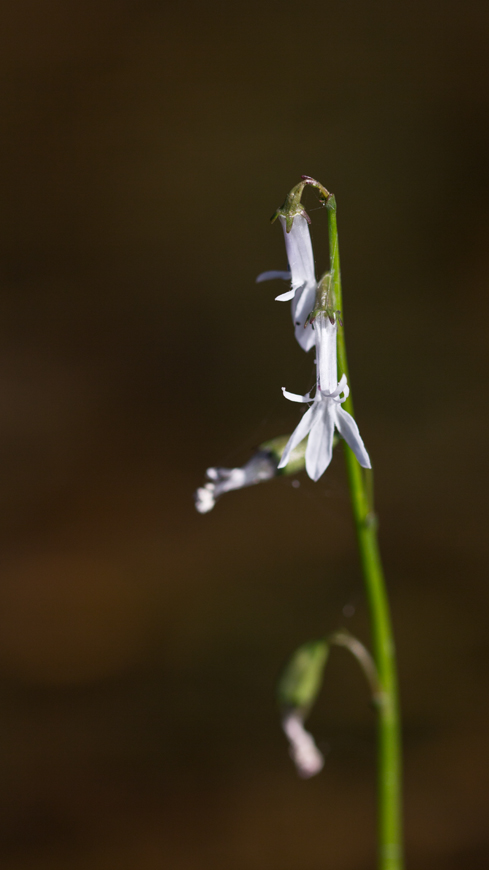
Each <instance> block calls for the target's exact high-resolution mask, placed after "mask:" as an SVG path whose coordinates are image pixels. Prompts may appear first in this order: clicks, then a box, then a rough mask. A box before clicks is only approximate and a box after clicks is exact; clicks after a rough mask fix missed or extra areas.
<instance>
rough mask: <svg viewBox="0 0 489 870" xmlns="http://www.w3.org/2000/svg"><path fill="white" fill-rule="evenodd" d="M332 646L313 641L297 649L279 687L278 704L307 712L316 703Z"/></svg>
mask: <svg viewBox="0 0 489 870" xmlns="http://www.w3.org/2000/svg"><path fill="white" fill-rule="evenodd" d="M328 654H329V644H328V642H327V641H326V640H325V639H324V638H323V639H322V640H311V641H308V642H307V643H305V644H303V645H302V646H300V647H299V648H298V649H296V651H295V653H294V654H293V655H292V657H291V658H290V659H289V662H288V663H287V665H286V667H285V669H284V671H283V673H282V676H281V677H280V680H279V683H278V686H277V696H278V700H279V703H280V704H281V705H282V706H284V707H298V708H300V709H301V710H304V711H306V712H307V711H308V710H309V709H310V708H311V707H312V705H313V704H314V701H315V700H316V698H317V696H318V693H319V690H320V688H321V684H322V681H323V672H324V667H325V665H326V662H327V660H328Z"/></svg>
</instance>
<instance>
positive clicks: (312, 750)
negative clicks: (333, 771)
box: [282, 710, 324, 779]
mask: <svg viewBox="0 0 489 870" xmlns="http://www.w3.org/2000/svg"><path fill="white" fill-rule="evenodd" d="M282 728H283V729H284V732H285V734H286V735H287V737H288V739H289V743H290V749H289V752H290V756H291V758H292V761H293V762H294V764H295V766H296V768H297V773H298V774H299V776H300V777H302V779H308V778H309V777H310V776H315V775H316V773H319V771H320V770H322V768H323V766H324V758H323V755H322V753H321V752H320V751H319V749H318V748H317V746H316V744H315V742H314V737H313V736H312V734H310V733H309V731H306V729H305V728H304V724H303V718H302V716H301V714H300V713H299V712H298V711H297V710H294V711H291V712H289V713H286V715H285V716H284V718H283V720H282Z"/></svg>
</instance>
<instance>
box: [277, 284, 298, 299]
mask: <svg viewBox="0 0 489 870" xmlns="http://www.w3.org/2000/svg"><path fill="white" fill-rule="evenodd" d="M294 296H295V290H294V288H293V287H292V289H291V290H287V292H286V293H281V294H280V296H276V297H275V302H290V300H291V299H293V298H294Z"/></svg>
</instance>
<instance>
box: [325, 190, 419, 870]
mask: <svg viewBox="0 0 489 870" xmlns="http://www.w3.org/2000/svg"><path fill="white" fill-rule="evenodd" d="M327 211H328V229H329V251H330V261H331V262H330V269H331V273H332V279H333V281H332V283H333V293H334V307H335V309H339V310H340V311H341V312H343V304H342V295H341V274H340V255H339V249H338V230H337V226H336V202H335V199H334V197H333V196H329V198H328V200H327ZM338 368H339V376H340V377H341V375H342V374H343V373H344V374H346V375H347V377H348V363H347V358H346V347H345V336H344V330H343V328H342V327H339V329H338ZM349 382H350V379H349V378H348V383H349ZM343 407H344V409H345V411H348V413H349V414H351V415H352V416H353V404H352V399H351V391H350V395H349V397H348V399H347V400H346V401H345V402H344V404H343ZM344 451H345V459H346V468H347V473H348V483H349V488H350V495H351V501H352V507H353V516H354V520H355V527H356V532H357V539H358V546H359V550H360V560H361V564H362V570H363V576H364V580H365V586H366V590H367V598H368V604H369V610H370V624H371V632H372V639H373V648H374V658H375V663H376V665H377V670H378V674H379V680H380V684H381V686H382V700H381V702H380V703H379V705H378V715H379V723H378V831H379V861H378V867H379V870H402V867H403V856H402V815H401V814H402V810H401V733H400V717H399V702H398V691H397V674H396V661H395V651H394V640H393V633H392V625H391V618H390V613H389V602H388V599H387V592H386V587H385V581H384V575H383V571H382V562H381V558H380V552H379V545H378V541H377V521H376V517H375V514H374V512H373V498H372V493H373V477H372V472H371V471H364V470H363V469H362V468H361V467H360V465H359V464H358V461H357V459H356V458H355V455H354V454H353V452H352V450H350V448H349V447H348V446H347V444H346V443H345V444H344ZM369 478H370V479H369Z"/></svg>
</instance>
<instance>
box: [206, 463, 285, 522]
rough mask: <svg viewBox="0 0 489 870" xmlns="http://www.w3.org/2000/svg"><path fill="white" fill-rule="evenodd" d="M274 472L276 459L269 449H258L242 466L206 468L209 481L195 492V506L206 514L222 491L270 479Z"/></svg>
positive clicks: (275, 470)
mask: <svg viewBox="0 0 489 870" xmlns="http://www.w3.org/2000/svg"><path fill="white" fill-rule="evenodd" d="M276 473H277V459H276V458H274V456H273V454H272V453H271V452H270V451H269V450H259V451H258V452H257V453H255V454H254V455H253V456H252V457H251V459H250V460H249V461H248V462H247V463H246V465H244V466H243V468H208V469H207V471H206V475H207V477H208V479H209V483H206V484H204V486H201V487H200V488H199V489H198V490H197V492H196V493H195V495H194V499H195V507H196V509H197V510H198V512H199V513H200V514H206V513H208V512H209V511H211V510H212V508H213V507H214V505H215V503H216V501H217V499H218V498H219V497H220V496H221V495H222V494H223V493H225V492H230V490H232V489H241V488H242V487H243V486H252V485H253V484H254V483H261V481H262V480H270V478H272V477H275V475H276Z"/></svg>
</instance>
